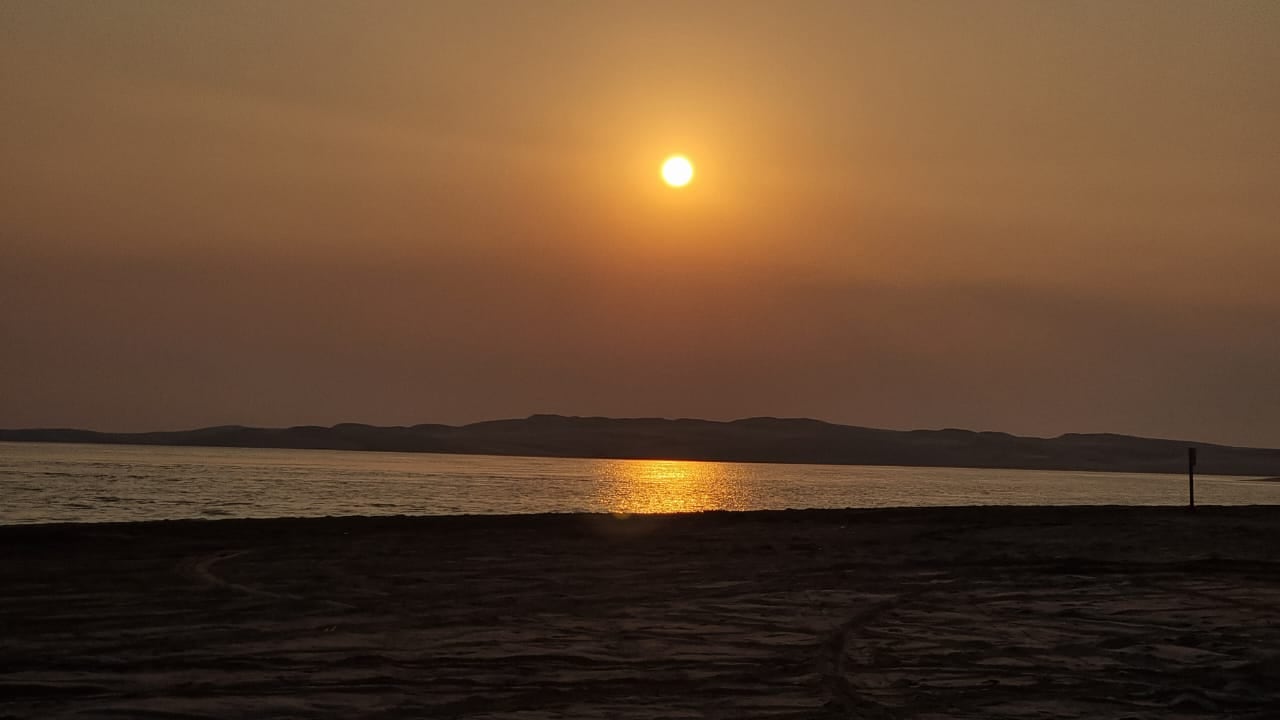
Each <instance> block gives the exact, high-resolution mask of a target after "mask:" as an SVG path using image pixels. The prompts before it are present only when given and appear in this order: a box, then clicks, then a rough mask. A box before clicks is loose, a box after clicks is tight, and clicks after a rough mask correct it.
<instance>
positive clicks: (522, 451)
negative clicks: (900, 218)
mask: <svg viewBox="0 0 1280 720" xmlns="http://www.w3.org/2000/svg"><path fill="white" fill-rule="evenodd" d="M0 440H11V441H26V442H72V443H128V444H141V445H199V446H213V447H248V448H296V449H330V450H381V451H399V452H438V453H470V454H479V455H533V456H546V457H601V458H637V459H680V460H720V461H737V462H777V463H819V464H834V465H919V466H932V467H990V468H1022V469H1042V470H1100V471H1110V472H1182V471H1185V469H1186V450H1185V448H1186V447H1187V446H1189V445H1196V446H1197V447H1198V448H1200V454H1199V465H1198V467H1197V471H1198V472H1203V473H1215V474H1224V475H1267V476H1274V475H1276V474H1277V473H1278V472H1280V449H1263V448H1241V447H1229V446H1225V445H1212V444H1207V443H1192V442H1188V441H1183V440H1157V439H1151V438H1140V437H1131V436H1127V435H1113V434H1105V433H1099V434H1078V433H1068V434H1066V435H1061V436H1059V437H1056V438H1036V437H1019V436H1016V435H1010V434H1007V433H1000V432H974V431H970V430H955V429H948V430H909V431H906V430H879V429H874V428H865V427H856V426H849V425H836V424H832V423H827V422H822V421H820V420H810V419H804V418H772V417H758V418H748V419H744V420H734V421H731V422H717V421H711V420H691V419H680V420H668V419H663V418H628V419H619V418H603V417H565V416H561V415H532V416H530V417H527V418H524V419H512V420H490V421H486V422H479V423H473V424H470V425H462V426H451V425H434V424H426V425H413V426H390V427H380V426H374V425H363V424H358V423H343V424H340V425H334V426H333V427H320V426H313V425H303V426H298V427H290V428H255V427H243V426H239V425H224V426H219V427H210V428H202V429H199V430H183V431H174V432H144V433H104V432H95V431H92V430H70V429H28V430H0Z"/></svg>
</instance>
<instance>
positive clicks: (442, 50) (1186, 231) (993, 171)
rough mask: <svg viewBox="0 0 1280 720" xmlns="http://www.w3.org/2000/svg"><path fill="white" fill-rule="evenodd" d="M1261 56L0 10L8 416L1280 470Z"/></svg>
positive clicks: (1071, 10)
mask: <svg viewBox="0 0 1280 720" xmlns="http://www.w3.org/2000/svg"><path fill="white" fill-rule="evenodd" d="M1277 36H1280V5H1277V4H1275V3H1272V2H1233V3H1206V2H1177V1H1174V0H1166V1H1161V2H1138V1H1136V0H1135V1H1133V2H1123V3H1113V2H1077V3H1028V2H1015V1H1012V0H1011V1H1009V2H968V3H951V2H941V1H940V2H883V3H854V2H844V1H840V2H797V3H780V2H745V1H742V2H740V1H734V2H696V3H663V2H649V3H623V2H586V1H584V2H551V1H541V2H536V3H526V2H515V1H512V2H484V1H475V2H457V3H446V2H430V3H420V2H402V3H401V2H350V3H314V2H301V1H300V2H285V1H277V2H271V3H259V2H229V1H226V2H218V3H200V2H184V1H180V0H165V1H159V0H157V1H156V2H124V1H120V2H112V3H96V2H42V3H8V4H6V5H4V6H3V9H0V92H2V93H3V97H4V98H5V102H4V107H5V112H4V113H3V114H0V158H2V159H3V163H0V302H2V303H3V308H4V311H3V313H0V339H2V340H3V347H4V351H3V352H0V427H20V426H48V425H57V426H82V427H93V428H101V429H122V430H128V429H161V428H179V427H190V426H198V425H212V424H222V423H244V424H269V425H288V424H300V423H325V424H328V423H333V422H340V421H364V422H371V423H380V424H390V423H416V422H428V421H432V422H466V421H472V420H478V419H485V418H491V417H505V416H520V415H525V414H529V413H533V412H561V413H569V414H601V415H614V416H623V415H660V416H697V417H709V418H733V417H740V416H748V415H803V416H813V417H818V418H822V419H827V420H832V421H837V422H847V423H854V424H864V425H873V426H885V427H901V428H909V427H944V426H960V427H968V428H974V429H999V430H1006V431H1011V432H1018V433H1029V434H1044V435H1053V434H1057V433H1060V432H1065V431H1114V432H1125V433H1134V434H1146V435H1160V436H1176V437H1190V438H1197V439H1209V440H1219V441H1226V442H1235V443H1240V444H1261V445H1271V446H1280V373H1277V372H1275V369H1276V368H1277V367H1280V332H1277V328H1280V286H1278V285H1277V278H1280V231H1278V228H1280V133H1277V132H1276V131H1275V128H1277V127H1280V83H1277V82H1276V77H1277V76H1280V43H1277V42H1276V41H1275V39H1276V38H1277ZM670 152H683V153H685V154H687V155H689V156H690V157H691V158H692V159H693V160H694V162H695V163H696V164H697V167H698V176H697V178H696V180H695V181H694V183H693V184H692V185H691V186H689V187H688V188H685V189H683V190H679V191H675V190H671V189H669V188H666V187H665V186H663V185H662V184H661V182H660V180H659V177H658V166H659V163H660V162H661V161H662V158H663V157H664V156H665V155H666V154H667V153H670Z"/></svg>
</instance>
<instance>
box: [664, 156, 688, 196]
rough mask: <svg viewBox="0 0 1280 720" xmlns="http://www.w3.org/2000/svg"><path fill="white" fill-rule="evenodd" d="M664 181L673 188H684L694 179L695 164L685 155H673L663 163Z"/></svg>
mask: <svg viewBox="0 0 1280 720" xmlns="http://www.w3.org/2000/svg"><path fill="white" fill-rule="evenodd" d="M662 179H663V181H665V182H666V183H667V184H668V185H670V186H671V187H677V188H678V187H684V186H685V185H688V184H689V181H690V180H692V179H693V163H691V162H689V158H687V157H685V156H683V155H672V156H670V157H668V158H667V159H666V160H663V161H662Z"/></svg>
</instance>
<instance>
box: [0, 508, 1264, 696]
mask: <svg viewBox="0 0 1280 720" xmlns="http://www.w3.org/2000/svg"><path fill="white" fill-rule="evenodd" d="M1277 549H1280V508H1209V507H1205V508H1200V509H1199V510H1197V511H1196V512H1195V513H1194V514H1192V513H1189V512H1187V511H1186V510H1182V509H1175V508H1067V509H1063V508H1057V509H1055V508H985V509H978V508H971V509H909V510H858V511H852V510H851V511H787V512H766V513H708V514H700V515H684V516H643V517H642V516H635V517H630V518H614V517H610V516H582V515H577V516H571V515H564V516H523V517H466V518H334V519H310V520H256V521H249V520H245V521H239V520H224V521H216V522H199V521H182V522H169V523H142V524H120V525H60V526H26V527H2V528H0V557H3V560H2V561H0V636H3V637H4V640H3V642H0V717H10V718H69V717H74V718H93V717H101V718H280V717H292V718H319V717H325V718H418V717H429V718H435V717H439V718H521V719H535V718H560V717H569V718H637V719H639V718H644V719H646V720H650V719H653V718H833V717H859V718H1116V719H1119V718H1129V719H1146V718H1151V719H1154V718H1161V719H1162V720H1164V719H1169V718H1219V717H1234V718H1274V717H1280V560H1277V559H1276V557H1275V555H1276V552H1277Z"/></svg>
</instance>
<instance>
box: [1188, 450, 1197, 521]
mask: <svg viewBox="0 0 1280 720" xmlns="http://www.w3.org/2000/svg"><path fill="white" fill-rule="evenodd" d="M1187 507H1189V508H1191V509H1192V510H1195V509H1196V449H1195V448H1193V447H1189V448H1187Z"/></svg>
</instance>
